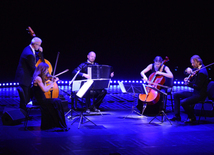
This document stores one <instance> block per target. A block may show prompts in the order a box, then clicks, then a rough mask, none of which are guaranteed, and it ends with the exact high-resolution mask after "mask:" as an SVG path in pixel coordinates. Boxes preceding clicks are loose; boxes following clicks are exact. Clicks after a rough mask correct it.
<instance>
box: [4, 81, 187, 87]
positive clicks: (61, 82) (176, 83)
mask: <svg viewBox="0 0 214 155" xmlns="http://www.w3.org/2000/svg"><path fill="white" fill-rule="evenodd" d="M118 82H123V83H145V82H144V81H142V80H112V81H111V82H110V84H111V85H117V84H118ZM57 84H59V85H68V84H69V81H67V80H65V81H63V80H60V81H57ZM18 85H19V83H16V82H6V83H0V87H9V86H13V87H14V86H18ZM174 85H176V86H178V85H184V82H183V81H177V80H175V81H174Z"/></svg>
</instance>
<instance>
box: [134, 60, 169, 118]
mask: <svg viewBox="0 0 214 155" xmlns="http://www.w3.org/2000/svg"><path fill="white" fill-rule="evenodd" d="M161 67H162V66H160V67H159V68H158V70H160V68H161ZM165 67H166V66H165V65H164V66H163V71H162V72H164V73H166V71H165ZM155 72H156V70H155V67H154V63H153V64H152V69H151V72H150V73H151V74H152V73H155ZM151 74H150V75H151ZM164 78H165V83H164V85H166V86H168V85H169V84H168V83H170V80H171V79H170V78H167V77H164ZM160 91H162V92H167V89H165V88H160ZM164 99H165V96H164V94H162V93H160V100H159V101H158V102H157V103H156V104H154V105H147V107H146V109H145V111H144V115H154V114H158V113H159V112H160V110H163V109H164V108H165V107H164ZM136 107H137V108H138V110H140V111H142V109H143V101H141V100H140V99H139V100H138V105H137V106H136Z"/></svg>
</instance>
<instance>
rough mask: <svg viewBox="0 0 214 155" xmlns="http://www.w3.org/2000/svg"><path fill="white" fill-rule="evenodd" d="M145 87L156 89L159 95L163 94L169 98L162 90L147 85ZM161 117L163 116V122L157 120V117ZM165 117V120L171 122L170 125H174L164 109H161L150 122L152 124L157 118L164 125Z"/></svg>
mask: <svg viewBox="0 0 214 155" xmlns="http://www.w3.org/2000/svg"><path fill="white" fill-rule="evenodd" d="M145 86H148V87H149V88H151V89H154V90H156V91H157V92H159V93H161V94H163V95H165V96H167V93H165V92H162V91H161V90H159V89H157V88H155V87H152V86H150V85H145ZM144 110H145V109H144ZM159 115H161V120H159V119H158V118H157V116H159ZM164 117H165V118H166V119H167V120H168V121H169V122H170V124H171V125H172V123H171V121H170V120H169V118H168V117H167V115H166V113H165V112H164V110H163V109H161V111H160V112H159V113H158V114H157V115H156V116H155V117H154V118H153V119H152V120H151V121H150V122H149V124H150V123H151V122H152V121H153V120H154V119H155V118H156V119H157V120H159V121H160V122H161V123H163V122H164Z"/></svg>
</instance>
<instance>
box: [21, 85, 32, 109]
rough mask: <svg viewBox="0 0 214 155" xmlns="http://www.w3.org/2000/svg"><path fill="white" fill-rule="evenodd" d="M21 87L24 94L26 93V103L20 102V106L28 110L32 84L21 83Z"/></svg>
mask: <svg viewBox="0 0 214 155" xmlns="http://www.w3.org/2000/svg"><path fill="white" fill-rule="evenodd" d="M20 87H21V88H22V89H23V91H24V94H25V101H26V103H20V105H19V107H20V108H21V109H23V110H25V111H27V109H26V104H27V103H28V102H30V98H31V86H24V85H21V84H20Z"/></svg>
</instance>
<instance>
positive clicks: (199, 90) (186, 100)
mask: <svg viewBox="0 0 214 155" xmlns="http://www.w3.org/2000/svg"><path fill="white" fill-rule="evenodd" d="M190 62H191V64H192V67H193V69H191V68H190V67H188V68H187V69H186V73H187V74H193V73H194V71H196V72H195V73H196V74H195V75H194V76H193V77H192V78H191V79H190V77H191V76H189V77H186V78H184V82H185V84H186V85H187V86H189V87H192V88H193V89H194V91H193V92H189V91H185V90H183V91H179V92H176V93H174V95H173V96H174V104H175V116H174V117H173V118H172V119H171V120H172V121H181V116H180V105H181V106H182V107H183V108H184V110H185V112H186V113H187V115H188V119H187V121H185V123H193V122H194V121H196V117H195V116H194V105H195V104H196V103H198V102H199V101H201V100H204V99H205V98H206V92H207V85H208V83H209V80H208V73H207V70H206V68H203V67H204V65H203V61H202V59H201V58H200V56H198V55H193V56H192V57H191V59H190Z"/></svg>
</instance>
